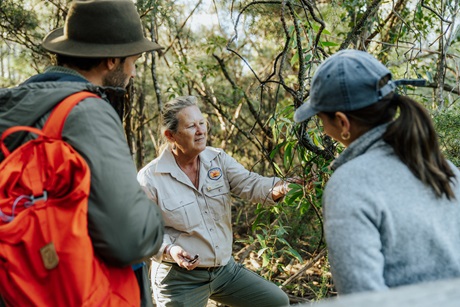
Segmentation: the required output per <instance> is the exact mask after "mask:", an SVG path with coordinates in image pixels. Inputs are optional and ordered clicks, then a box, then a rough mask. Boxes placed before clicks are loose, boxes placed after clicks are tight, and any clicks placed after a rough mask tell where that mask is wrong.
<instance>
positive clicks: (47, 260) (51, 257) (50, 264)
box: [40, 242, 59, 270]
mask: <svg viewBox="0 0 460 307" xmlns="http://www.w3.org/2000/svg"><path fill="white" fill-rule="evenodd" d="M40 254H41V255H42V261H43V265H44V266H45V268H46V269H48V270H52V269H54V268H55V267H57V265H58V263H59V257H58V254H57V253H56V249H55V248H54V243H53V242H50V243H48V244H46V245H45V246H43V247H42V248H40Z"/></svg>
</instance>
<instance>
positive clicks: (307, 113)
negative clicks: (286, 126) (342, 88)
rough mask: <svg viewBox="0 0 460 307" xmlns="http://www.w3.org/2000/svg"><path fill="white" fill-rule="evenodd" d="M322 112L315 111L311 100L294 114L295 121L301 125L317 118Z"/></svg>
mask: <svg viewBox="0 0 460 307" xmlns="http://www.w3.org/2000/svg"><path fill="white" fill-rule="evenodd" d="M319 112H320V111H319V110H316V109H314V108H313V107H312V106H311V103H310V100H307V101H306V102H305V103H304V104H303V105H301V106H300V107H299V108H298V109H297V110H296V111H295V113H294V121H295V122H296V123H301V122H303V121H306V120H307V119H309V118H311V117H313V116H315V115H316V114H318V113H319Z"/></svg>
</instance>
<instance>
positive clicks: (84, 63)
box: [55, 54, 126, 71]
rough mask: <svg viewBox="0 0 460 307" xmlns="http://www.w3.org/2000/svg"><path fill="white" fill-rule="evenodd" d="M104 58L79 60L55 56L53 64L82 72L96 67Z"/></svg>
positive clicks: (71, 57) (65, 56)
mask: <svg viewBox="0 0 460 307" xmlns="http://www.w3.org/2000/svg"><path fill="white" fill-rule="evenodd" d="M105 59H106V58H81V57H73V56H69V55H62V54H56V56H55V63H56V65H57V66H64V65H67V66H70V67H75V68H78V69H81V70H84V71H89V70H91V69H92V68H94V67H96V66H98V65H99V64H100V63H101V62H102V61H103V60H105ZM120 60H121V63H123V62H124V61H125V60H126V57H122V58H120Z"/></svg>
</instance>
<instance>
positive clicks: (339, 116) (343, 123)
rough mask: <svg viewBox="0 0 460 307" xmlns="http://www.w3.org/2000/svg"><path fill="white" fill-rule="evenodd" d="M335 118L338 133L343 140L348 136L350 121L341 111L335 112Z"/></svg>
mask: <svg viewBox="0 0 460 307" xmlns="http://www.w3.org/2000/svg"><path fill="white" fill-rule="evenodd" d="M335 118H336V121H337V123H338V125H339V128H340V131H341V132H340V135H341V137H342V139H343V140H344V141H347V140H348V139H349V138H350V129H351V123H350V120H349V119H348V117H347V116H346V115H345V113H343V112H335Z"/></svg>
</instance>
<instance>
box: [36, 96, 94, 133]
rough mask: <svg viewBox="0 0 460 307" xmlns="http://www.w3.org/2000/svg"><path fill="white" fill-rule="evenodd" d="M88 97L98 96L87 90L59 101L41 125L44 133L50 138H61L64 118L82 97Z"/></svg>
mask: <svg viewBox="0 0 460 307" xmlns="http://www.w3.org/2000/svg"><path fill="white" fill-rule="evenodd" d="M89 97H94V98H100V97H99V96H98V95H96V94H94V93H91V92H87V91H82V92H77V93H75V94H72V95H70V96H67V98H65V99H64V100H63V101H61V102H60V103H59V104H58V105H57V106H56V107H55V108H54V109H53V111H52V112H51V115H50V117H49V118H48V120H47V121H46V123H45V126H44V127H43V132H44V134H45V135H46V136H47V137H49V138H52V139H61V134H62V129H63V128H64V124H65V120H66V118H67V116H68V115H69V113H70V111H71V110H72V108H73V107H74V106H75V105H77V104H78V103H79V102H80V101H82V100H83V99H85V98H89Z"/></svg>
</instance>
